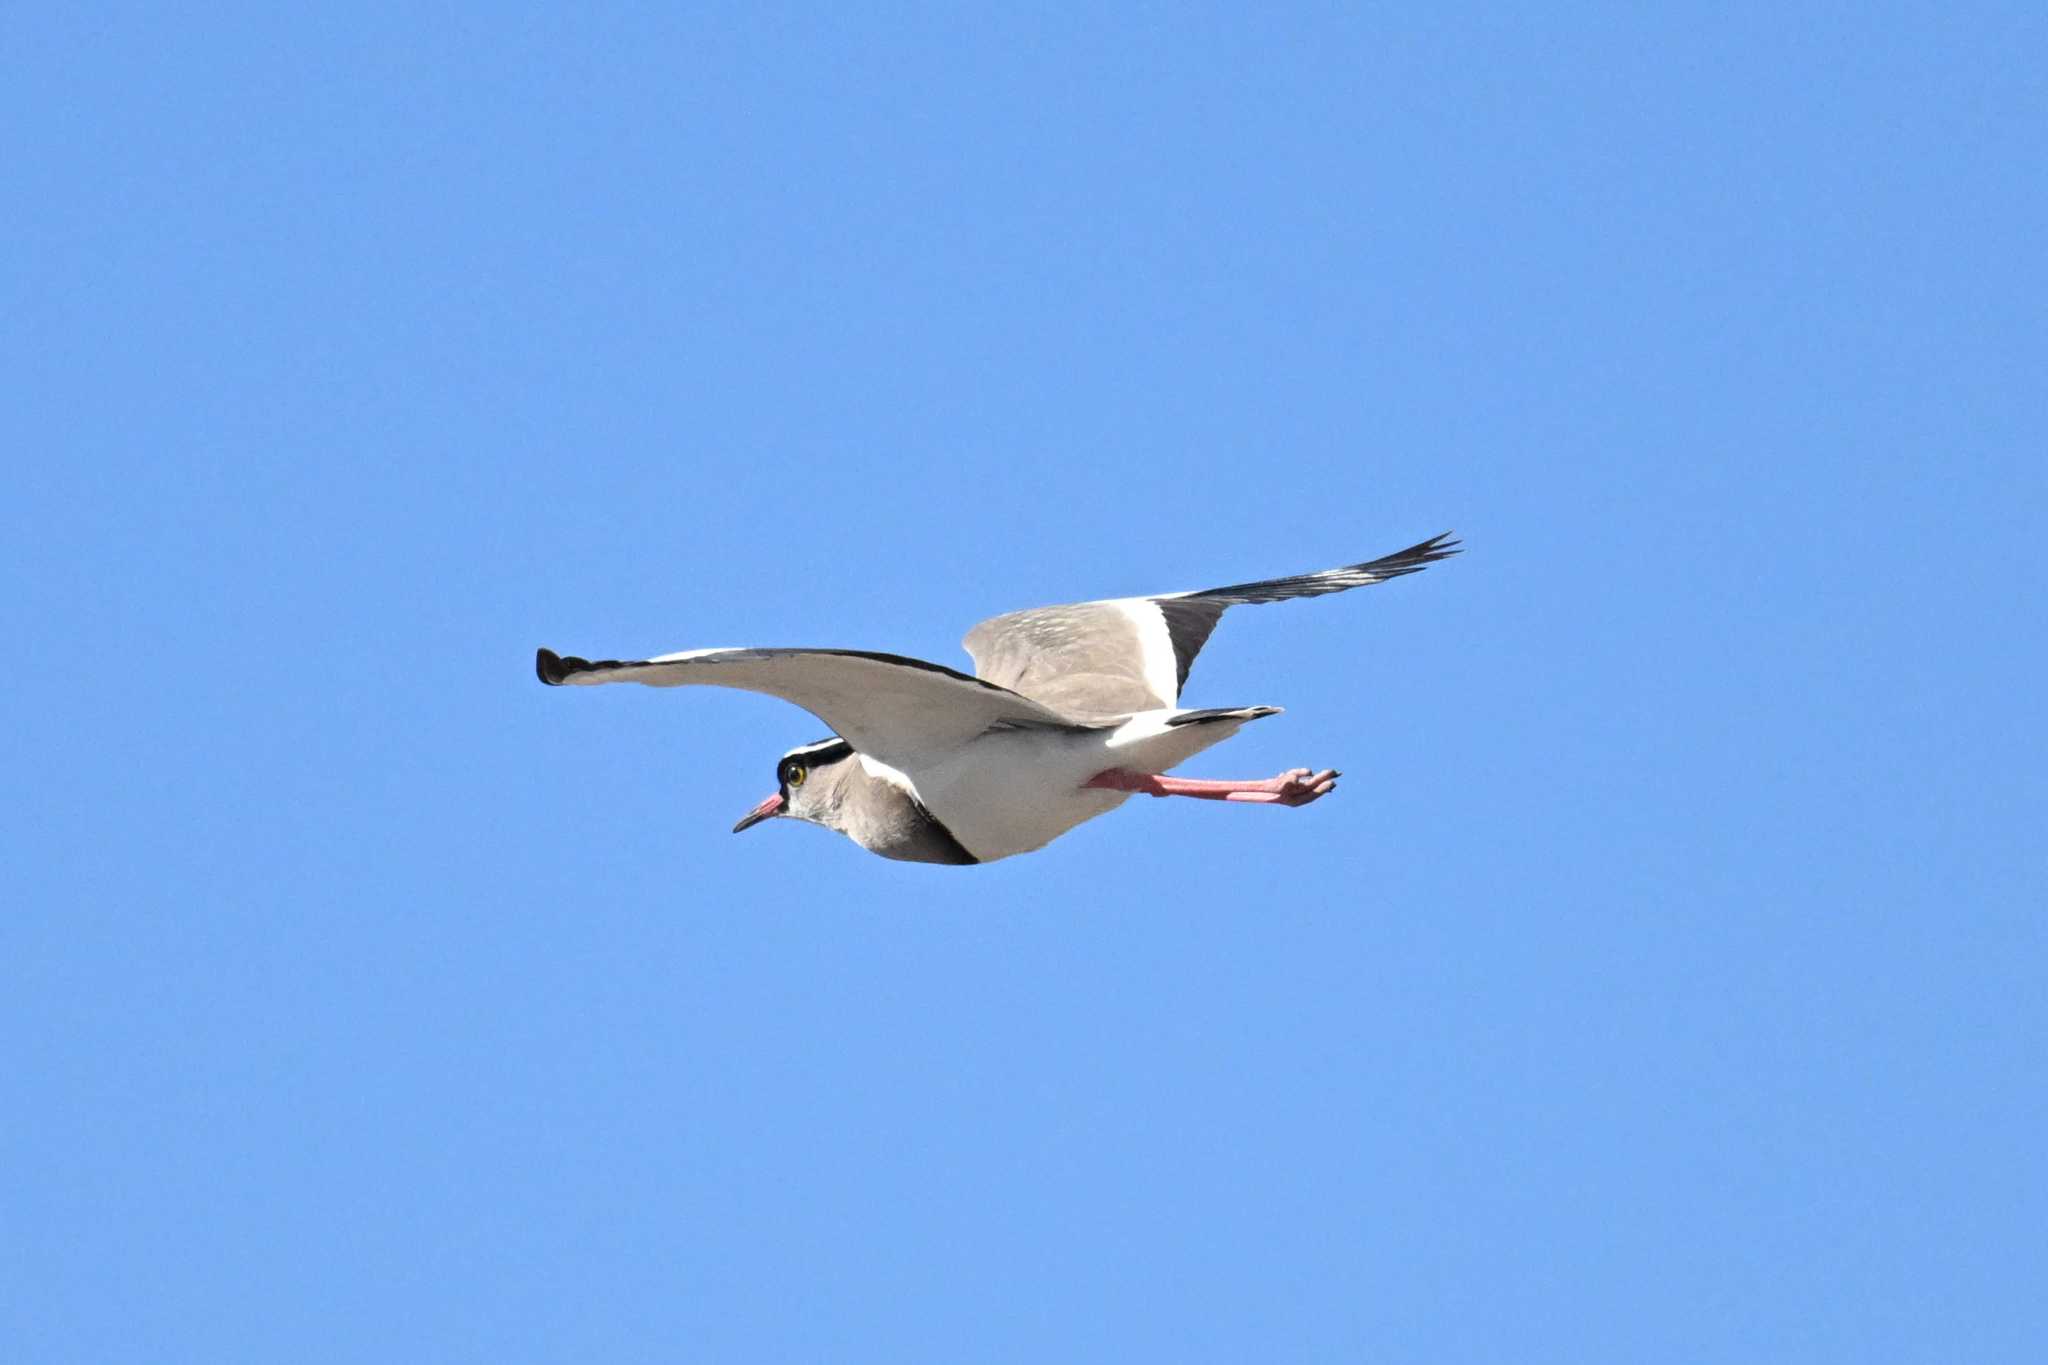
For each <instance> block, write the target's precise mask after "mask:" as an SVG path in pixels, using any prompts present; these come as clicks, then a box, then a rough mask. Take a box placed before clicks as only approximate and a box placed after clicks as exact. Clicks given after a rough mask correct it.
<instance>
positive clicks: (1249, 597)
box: [961, 531, 1458, 716]
mask: <svg viewBox="0 0 2048 1365" xmlns="http://www.w3.org/2000/svg"><path fill="white" fill-rule="evenodd" d="M1457 544H1458V542H1457V541H1455V540H1453V539H1451V533H1450V532H1448V531H1446V532H1445V533H1444V534H1442V535H1440V536H1435V537H1432V538H1431V539H1429V540H1425V541H1423V542H1422V543H1421V544H1420V545H1411V546H1409V547H1408V548H1407V549H1405V550H1399V551H1396V552H1395V553H1393V554H1390V555H1383V556H1382V557H1380V558H1378V559H1371V560H1367V561H1366V562H1365V563H1363V564H1347V565H1345V566H1344V567H1343V568H1340V569H1324V570H1323V571H1322V572H1320V573H1305V574H1296V575H1294V576H1293V577H1291V578H1268V579H1263V580H1261V581H1259V582H1257V583H1237V584H1233V585H1232V586H1230V587H1227V588H1205V589H1203V590H1202V591H1199V592H1174V593H1162V594H1160V595H1158V596H1156V597H1120V598H1114V599H1111V600H1108V601H1102V602H1076V603H1074V604H1072V605H1070V606H1062V607H1034V608H1032V609H1031V610H1029V611H1013V612H1010V613H1009V614H1007V615H1004V616H997V617H992V618H991V619H989V620H986V621H983V622H982V623H981V624H980V625H978V626H976V627H975V628H974V629H973V630H970V631H968V632H967V638H966V639H964V640H962V641H961V644H962V645H964V646H965V647H966V649H967V654H968V657H969V658H971V659H973V660H974V671H975V673H976V674H978V675H979V676H980V677H981V678H982V679H983V680H984V681H987V682H991V683H994V684H996V685H997V686H1000V687H1006V688H1009V689H1010V690H1012V691H1014V692H1018V693H1021V694H1022V695H1024V696H1027V697H1031V698H1033V699H1034V700H1037V701H1041V702H1044V703H1045V704H1046V705H1048V706H1051V707H1055V708H1057V709H1058V710H1060V711H1062V712H1065V713H1068V714H1072V715H1078V716H1108V715H1117V714H1129V713H1130V712H1133V711H1149V710H1153V709H1155V708H1158V707H1167V706H1172V705H1173V704H1174V703H1175V702H1176V701H1177V700H1178V699H1179V697H1180V689H1181V686H1182V685H1183V684H1184V683H1186V682H1187V679H1188V668H1189V667H1190V666H1191V665H1192V664H1193V663H1194V661H1195V655H1196V654H1198V653H1199V652H1201V648H1202V646H1203V645H1204V644H1206V643H1207V642H1208V639H1209V632H1210V631H1212V630H1214V629H1216V622H1217V621H1218V620H1220V619H1222V616H1223V613H1224V612H1225V611H1226V610H1227V609H1229V608H1231V607H1234V606H1242V605H1245V604H1248V603H1253V602H1280V601H1284V600H1286V599H1287V598H1290V597H1320V596H1322V595H1323V594H1324V593H1332V592H1343V591H1345V590H1346V589H1349V588H1362V587H1365V586H1366V585H1368V584H1371V583H1384V582H1386V581H1387V580H1388V579H1389V578H1399V577H1400V576H1401V575H1403V574H1411V573H1416V572H1418V571H1419V570H1421V569H1423V568H1425V567H1426V566H1428V565H1430V564H1434V563H1435V562H1436V561H1437V560H1439V559H1444V558H1447V557H1448V556H1450V555H1454V554H1456V553H1457V552H1458V550H1457Z"/></svg>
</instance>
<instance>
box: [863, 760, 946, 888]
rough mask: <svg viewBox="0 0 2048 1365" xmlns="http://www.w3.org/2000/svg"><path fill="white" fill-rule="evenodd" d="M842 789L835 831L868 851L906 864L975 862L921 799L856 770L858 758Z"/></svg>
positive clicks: (889, 783) (890, 783) (892, 784)
mask: <svg viewBox="0 0 2048 1365" xmlns="http://www.w3.org/2000/svg"><path fill="white" fill-rule="evenodd" d="M850 766H851V767H852V769H853V770H852V771H851V772H849V773H848V775H847V781H846V783H845V785H844V787H843V789H842V792H841V797H840V804H839V810H838V817H837V818H838V825H839V829H840V831H841V832H842V833H843V834H845V835H846V836H847V837H848V838H849V839H852V840H853V841H854V842H855V843H857V844H859V845H860V846H861V847H862V848H864V849H866V850H867V851H868V852H870V853H879V854H881V855H882V856H883V857H884V858H894V859H896V860H897V861H898V862H906V863H952V864H956V865H960V864H966V863H978V862H980V861H981V859H979V858H977V857H975V856H974V855H973V854H972V853H969V852H968V851H967V849H966V848H965V847H964V846H962V844H961V843H960V841H959V840H958V839H956V838H954V837H953V831H951V830H949V829H947V828H946V827H945V825H943V824H941V823H940V822H939V818H938V817H937V816H935V815H933V814H932V813H931V812H930V811H928V810H926V809H925V808H924V803H923V802H922V801H919V800H918V799H917V798H916V797H914V796H912V795H911V794H910V793H909V792H907V791H904V790H903V789H901V788H900V787H898V786H896V785H895V784H894V783H892V782H885V781H883V780H882V779H880V778H877V777H874V776H871V775H870V774H868V773H866V772H862V771H860V769H859V767H858V760H856V761H855V764H853V765H850Z"/></svg>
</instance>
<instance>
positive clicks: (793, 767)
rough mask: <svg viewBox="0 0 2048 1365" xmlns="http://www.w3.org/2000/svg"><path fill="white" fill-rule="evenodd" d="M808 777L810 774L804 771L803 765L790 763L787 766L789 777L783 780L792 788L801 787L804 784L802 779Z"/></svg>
mask: <svg viewBox="0 0 2048 1365" xmlns="http://www.w3.org/2000/svg"><path fill="white" fill-rule="evenodd" d="M809 776H810V773H809V772H807V771H805V769H804V765H803V764H801V763H792V764H790V765H789V776H788V777H787V778H785V779H783V780H784V781H786V782H788V783H789V785H790V786H792V787H801V786H802V785H803V784H804V779H805V778H806V777H809Z"/></svg>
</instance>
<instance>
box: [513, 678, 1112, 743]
mask: <svg viewBox="0 0 2048 1365" xmlns="http://www.w3.org/2000/svg"><path fill="white" fill-rule="evenodd" d="M534 671H535V672H536V673H538V674H539V675H540V680H541V681H542V682H544V683H548V684H550V685H551V686H552V685H558V684H563V683H576V684H584V683H609V682H637V683H645V684H647V685H648V686H649V687H691V686H705V687H736V688H739V689H740V690H742V691H746V692H761V693H765V694H767V695H768V696H771V697H780V698H782V699H783V700H784V701H787V702H793V703H795V704H796V705H798V706H801V707H802V708H803V709H804V710H806V711H808V712H810V713H811V714H812V715H814V716H816V717H817V718H818V719H819V720H822V721H824V722H825V724H827V725H829V726H831V727H832V729H833V731H834V732H835V733H837V734H839V735H840V736H842V737H844V738H845V740H846V741H847V742H848V743H849V744H851V745H853V747H854V748H855V749H856V750H858V751H859V752H861V753H864V754H868V755H870V756H871V757H874V758H877V759H880V760H881V761H882V762H884V763H886V764H888V765H889V766H890V767H892V768H900V769H903V770H905V771H911V770H913V769H916V768H919V767H922V766H924V764H925V762H926V760H927V759H929V758H931V757H933V756H935V755H938V754H943V753H946V752H947V751H949V750H952V749H955V748H958V747H959V746H960V745H962V744H965V743H966V742H967V741H968V740H971V739H973V738H975V737H976V736H977V735H981V734H985V733H987V732H988V731H990V730H999V729H1038V728H1045V729H1074V728H1079V727H1076V726H1075V724H1074V723H1073V721H1072V720H1070V719H1069V718H1067V717H1065V716H1061V715H1059V714H1057V713H1055V712H1053V711H1051V710H1049V709H1047V708H1046V707H1044V706H1041V705H1040V704H1039V703H1037V702H1035V701H1032V700H1031V699H1030V698H1028V697H1022V696H1019V695H1017V693H1015V692H1012V691H1010V690H1009V689H1007V688H1004V687H1000V686H997V685H996V684H994V683H990V682H987V681H984V680H983V679H980V678H970V677H968V676H967V675H966V674H965V673H958V672H955V671H954V670H952V669H950V668H947V667H945V666H944V665H942V664H932V663H925V662H924V661H923V660H921V659H906V658H903V657H902V656H901V655H896V654H871V653H868V652H865V651H863V650H855V649H693V650H687V651H685V652H683V653H681V654H664V655H662V656H661V657H659V658H656V659H642V660H635V661H623V660H619V659H599V660H595V661H593V660H590V659H577V658H570V657H565V656H563V655H560V654H557V653H555V652H554V651H553V650H551V649H543V650H541V651H540V652H539V653H538V654H537V655H536V656H535V659H534Z"/></svg>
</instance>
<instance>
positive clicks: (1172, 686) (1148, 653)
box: [1103, 597, 1180, 706]
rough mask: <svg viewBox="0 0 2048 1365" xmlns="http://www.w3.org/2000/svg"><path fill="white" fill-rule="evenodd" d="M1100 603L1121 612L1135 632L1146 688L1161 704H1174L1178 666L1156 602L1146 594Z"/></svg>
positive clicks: (1164, 620) (1171, 637) (1178, 683)
mask: <svg viewBox="0 0 2048 1365" xmlns="http://www.w3.org/2000/svg"><path fill="white" fill-rule="evenodd" d="M1103 605H1104V606H1109V607H1115V608H1116V609H1117V610H1118V611H1121V612H1122V613H1123V614H1124V615H1125V617H1127V618H1128V619H1129V620H1130V623H1131V628H1132V629H1134V630H1136V631H1137V632H1138V651H1139V658H1138V666H1139V668H1140V669H1141V670H1143V672H1142V676H1143V677H1144V679H1145V690H1146V691H1148V692H1150V693H1151V694H1152V695H1153V696H1154V697H1156V698H1158V704H1159V705H1160V706H1171V705H1173V700H1174V698H1175V697H1177V696H1179V695H1180V665H1179V663H1178V661H1176V660H1175V658H1174V655H1173V636H1172V635H1171V634H1169V633H1168V631H1167V629H1166V617H1165V616H1164V615H1163V614H1162V613H1161V612H1160V610H1159V604H1158V603H1156V602H1154V601H1153V600H1152V599H1151V598H1149V597H1119V598H1116V599H1115V600H1113V601H1109V602H1105V603H1103Z"/></svg>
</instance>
